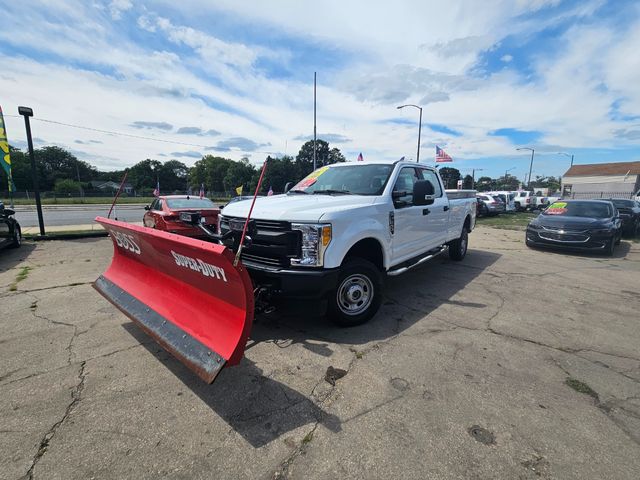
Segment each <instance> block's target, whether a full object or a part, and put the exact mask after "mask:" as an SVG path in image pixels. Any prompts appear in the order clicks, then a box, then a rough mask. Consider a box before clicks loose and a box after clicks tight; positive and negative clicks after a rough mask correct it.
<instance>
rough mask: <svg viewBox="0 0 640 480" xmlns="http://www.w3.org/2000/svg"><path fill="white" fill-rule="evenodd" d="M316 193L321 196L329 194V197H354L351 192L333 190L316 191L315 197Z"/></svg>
mask: <svg viewBox="0 0 640 480" xmlns="http://www.w3.org/2000/svg"><path fill="white" fill-rule="evenodd" d="M316 193H319V194H327V195H331V194H332V193H335V194H342V195H353V194H352V193H351V192H350V191H349V190H331V189H327V190H315V191H314V192H313V194H314V195H315V194H316Z"/></svg>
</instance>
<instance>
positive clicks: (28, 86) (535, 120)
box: [0, 0, 640, 168]
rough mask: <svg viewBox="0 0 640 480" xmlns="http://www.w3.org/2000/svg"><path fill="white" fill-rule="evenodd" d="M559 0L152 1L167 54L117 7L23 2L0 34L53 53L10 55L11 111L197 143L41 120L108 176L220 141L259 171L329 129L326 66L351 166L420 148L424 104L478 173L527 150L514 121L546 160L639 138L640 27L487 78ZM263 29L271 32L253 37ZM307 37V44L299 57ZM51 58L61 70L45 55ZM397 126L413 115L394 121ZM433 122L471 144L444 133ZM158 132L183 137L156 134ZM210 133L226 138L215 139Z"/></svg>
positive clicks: (579, 38) (583, 31)
mask: <svg viewBox="0 0 640 480" xmlns="http://www.w3.org/2000/svg"><path fill="white" fill-rule="evenodd" d="M556 3H557V2H555V1H550V2H545V1H542V0H541V1H535V2H533V3H531V2H511V1H508V0H493V1H489V2H486V4H483V7H482V8H478V6H477V2H475V1H471V0H461V1H459V2H457V3H455V5H449V4H447V5H444V4H440V3H431V2H400V3H399V4H398V5H394V7H393V8H391V7H388V6H381V5H372V4H370V2H363V1H362V2H349V3H347V4H345V3H344V2H338V1H337V0H331V1H327V2H325V4H324V5H323V8H320V9H317V12H316V13H315V14H314V15H309V14H308V13H309V12H308V9H309V8H308V6H307V5H304V4H302V3H299V2H271V3H270V4H263V3H261V2H255V3H254V2H236V1H233V2H232V1H231V0H220V3H216V4H215V6H212V4H209V3H198V2H195V1H193V0H183V1H181V2H179V3H176V2H171V3H170V4H171V5H172V6H171V7H169V6H167V7H163V3H162V0H160V1H159V2H156V3H155V4H154V5H155V7H154V8H157V10H156V11H157V12H160V13H154V12H151V11H147V10H144V14H142V15H138V16H137V24H136V23H133V24H132V27H133V28H139V33H140V34H141V35H144V36H147V37H148V38H152V39H153V42H152V43H153V44H154V45H162V47H157V48H156V49H151V48H149V47H147V46H145V45H144V44H142V43H140V42H139V40H138V41H136V42H134V41H133V40H132V39H130V38H128V37H127V36H126V34H125V33H122V32H121V31H119V30H114V28H113V25H112V24H111V22H110V21H106V22H105V21H104V15H105V13H104V12H100V11H99V10H96V9H95V8H92V7H83V6H76V7H74V6H73V5H72V3H71V2H69V3H65V2H57V3H56V6H55V7H52V6H51V5H50V4H44V3H43V4H42V5H41V6H40V7H39V8H36V9H21V7H20V6H19V5H17V4H12V5H10V6H9V7H8V8H9V9H10V11H9V13H10V14H11V18H12V19H14V21H13V22H12V24H11V25H9V26H7V28H5V29H3V31H0V40H1V41H3V42H4V43H5V44H8V45H9V46H10V48H15V49H16V51H19V50H18V48H27V49H32V50H36V51H38V52H40V53H41V54H40V55H38V57H37V59H31V58H29V54H28V53H27V54H16V55H10V54H6V55H5V56H4V57H0V60H1V61H2V62H3V69H4V71H3V74H2V76H1V77H0V91H2V93H3V99H7V100H3V102H4V103H3V107H5V111H10V110H15V107H16V105H17V104H18V103H20V104H30V105H31V106H33V107H34V109H35V111H36V117H39V118H49V119H55V120H58V121H62V122H65V123H71V124H75V125H86V126H91V127H94V128H98V129H103V130H112V131H118V132H124V133H129V134H132V135H138V136H151V137H154V138H158V139H164V140H171V141H175V142H183V143H191V144H192V145H183V146H178V145H175V144H162V143H156V142H151V141H149V140H144V139H137V138H122V137H113V136H109V135H106V134H96V133H93V132H86V134H85V133H84V132H83V131H82V130H77V129H72V128H69V127H62V126H59V125H52V124H46V123H42V122H38V121H37V120H35V121H34V129H36V128H37V129H38V135H39V136H41V137H42V138H46V139H55V141H56V142H57V143H59V144H61V145H67V146H72V145H73V144H74V143H75V144H76V145H77V142H76V141H77V140H80V141H84V142H85V143H83V144H82V145H83V148H84V150H83V153H82V154H83V155H87V157H86V158H87V159H88V158H91V159H93V160H94V161H95V162H96V163H97V164H98V165H99V166H100V167H101V168H115V167H119V168H121V167H122V166H125V165H131V164H132V163H134V162H136V161H139V160H142V159H144V158H147V157H148V156H150V155H151V153H150V152H158V155H163V156H167V157H170V156H171V155H181V156H182V158H184V159H185V162H187V163H193V161H195V155H196V153H197V152H207V151H211V150H207V149H208V148H224V149H229V151H227V152H225V153H224V155H225V156H229V157H230V158H235V159H239V158H240V157H241V156H243V155H244V154H246V153H248V151H252V150H256V152H255V153H254V158H255V161H256V162H260V161H261V159H262V158H263V155H264V152H267V151H273V152H276V153H277V152H280V153H281V152H284V151H285V149H286V151H287V153H289V154H291V153H293V154H295V153H296V152H297V150H298V148H299V147H300V145H301V144H302V143H303V139H304V138H308V136H309V135H311V134H312V132H313V123H312V122H313V110H312V108H313V104H312V98H313V97H312V95H313V91H312V81H313V70H315V69H317V70H318V71H319V76H318V129H319V131H322V132H331V134H330V135H331V138H333V139H334V140H337V139H339V140H340V142H341V143H340V145H339V147H340V148H341V149H342V150H343V152H345V154H346V155H347V157H349V155H350V152H352V153H353V152H355V153H353V155H354V157H355V155H357V153H358V152H359V151H363V153H364V154H365V156H366V157H367V158H371V157H382V158H398V157H400V156H402V155H405V156H407V158H411V157H413V155H415V141H416V133H417V132H416V128H415V126H414V125H413V124H412V123H413V121H414V120H415V121H416V122H417V115H415V113H416V112H404V111H402V112H399V111H397V110H396V108H395V107H396V106H397V105H398V104H399V102H402V103H418V104H420V105H422V106H423V107H424V111H423V122H424V123H425V128H423V134H424V135H423V139H424V145H431V144H433V143H434V142H437V143H438V144H439V145H441V146H446V147H447V151H448V152H449V153H450V154H452V155H454V157H455V158H456V160H460V161H461V163H462V164H464V162H465V159H468V158H474V157H486V156H505V155H513V154H514V147H515V146H514V145H512V144H511V143H510V142H509V141H508V139H507V138H505V137H497V136H491V135H489V134H488V133H489V132H491V131H493V130H496V129H499V128H516V129H521V130H532V131H541V132H542V134H543V137H542V139H541V140H540V142H538V143H539V144H540V145H539V146H540V148H541V149H542V148H544V146H545V145H555V146H563V147H566V148H569V147H572V148H578V147H608V146H611V145H612V144H615V145H637V144H638V137H637V131H638V127H637V125H636V126H634V125H633V124H631V123H630V122H628V121H624V120H618V119H612V118H611V115H610V113H611V112H610V111H611V105H612V103H613V102H616V101H617V104H618V105H619V114H620V115H621V116H625V115H627V116H632V115H637V114H638V113H637V112H639V111H640V89H638V88H637V85H640V78H639V76H640V73H639V72H640V64H639V63H638V62H640V60H639V58H640V57H639V56H638V55H636V54H635V53H636V52H635V50H636V49H637V47H636V45H639V44H640V33H639V32H640V22H638V21H636V24H635V26H633V25H632V26H629V27H628V28H626V29H620V28H618V27H617V26H615V27H614V26H613V25H608V24H606V23H604V24H602V25H600V24H597V22H587V23H584V24H581V23H576V24H575V26H574V27H572V28H571V29H569V30H567V31H566V33H565V34H564V35H563V36H562V38H560V39H558V41H557V44H556V45H555V48H554V50H553V51H550V52H542V51H541V52H539V55H537V56H535V57H534V60H533V61H532V63H531V64H530V71H531V72H530V76H526V75H524V74H521V73H518V72H517V70H515V66H514V64H515V63H521V62H520V60H521V58H520V57H518V60H519V61H518V62H512V54H511V53H509V54H505V55H503V56H502V58H501V60H502V62H503V63H504V69H503V70H502V71H500V72H497V73H492V74H488V75H487V76H484V77H479V76H477V75H475V74H474V72H473V67H474V65H475V63H476V62H477V60H478V58H479V57H480V56H481V55H483V54H484V53H486V52H487V51H490V50H491V49H492V48H494V47H495V45H496V44H497V42H499V41H500V40H501V39H502V38H504V36H505V35H510V34H514V32H515V33H518V34H522V35H524V37H526V36H527V35H529V34H531V33H532V32H535V31H536V29H540V28H543V27H544V26H545V25H547V24H552V25H556V26H557V22H558V21H559V20H558V18H560V17H561V16H563V15H565V16H566V15H569V14H568V13H566V11H565V12H563V13H558V14H557V15H556V16H555V17H552V18H551V19H550V20H548V21H547V23H545V21H544V20H538V21H537V23H536V22H532V21H529V20H526V19H524V18H525V17H526V15H524V16H523V14H526V13H527V12H531V11H535V10H538V9H541V8H544V7H546V6H549V5H551V6H553V5H555V4H556ZM597 4H598V2H593V1H592V2H585V3H584V5H581V7H580V8H581V10H580V11H576V12H574V13H573V14H574V15H578V16H581V15H585V16H588V15H589V12H591V13H592V12H593V11H594V10H593V8H595V7H594V5H595V6H597ZM112 5H113V3H112V4H110V7H109V12H108V14H111V15H113V12H114V11H113V10H111V6H112ZM167 5H169V2H167ZM115 6H117V7H118V8H117V12H118V13H117V14H118V15H119V18H120V19H121V21H122V22H124V21H131V19H130V15H127V16H126V17H127V18H125V16H123V15H122V12H124V11H127V10H129V9H131V8H132V5H131V4H130V2H126V1H125V2H119V5H115ZM171 8H179V9H182V10H184V12H188V13H190V14H193V12H198V14H199V18H198V22H195V21H194V23H193V24H184V25H183V24H181V21H179V20H177V19H178V18H181V17H183V18H190V17H189V15H185V16H181V15H171V14H170V13H171ZM219 8H222V9H224V10H225V15H228V18H227V17H225V21H228V22H233V21H236V22H241V23H238V25H236V26H235V27H234V28H236V29H237V30H239V29H247V30H246V31H244V30H243V32H244V33H245V34H242V35H240V34H239V35H228V34H227V35H226V36H225V35H224V34H223V33H224V29H217V28H214V27H212V28H207V27H206V25H208V23H209V22H208V19H209V18H211V17H210V16H214V15H219V14H220V11H219V10H218V9H219ZM576 8H577V7H576ZM52 9H53V10H54V11H53V13H55V15H52V14H51V13H52ZM108 14H107V15H108ZM636 17H637V15H636ZM51 18H57V19H58V21H57V23H55V22H52V21H51V20H50V19H51ZM433 19H438V21H432V20H433ZM29 25H36V26H37V27H38V28H27V27H28V26H29ZM252 25H258V26H259V28H256V32H255V33H254V32H252V31H251V28H250V27H251V26H252ZM425 25H428V28H426V27H425ZM231 28H232V27H230V29H231ZM274 31H277V32H278V34H279V35H282V36H283V37H284V38H285V40H286V41H287V42H288V43H286V42H285V41H284V40H283V39H282V38H280V37H278V35H276V37H278V40H279V41H278V42H273V41H272V40H273V37H272V36H271V35H272V33H270V32H274ZM258 33H259V34H260V35H261V36H258ZM51 39H55V41H52V40H51ZM296 39H299V40H300V41H301V43H304V44H305V48H306V49H307V50H306V51H299V50H297V48H298V45H297V44H296V43H297V42H296ZM276 43H277V45H278V46H277V47H275V46H274V45H275V44H276ZM285 43H286V44H285ZM283 45H284V46H283ZM312 48H318V49H319V50H320V51H322V52H325V51H326V52H332V51H336V52H338V53H340V54H344V55H345V56H346V57H347V58H349V61H348V64H347V65H345V66H344V67H339V66H338V65H337V63H338V62H334V59H333V58H332V57H331V56H330V54H327V55H328V57H327V58H326V59H322V60H313V61H309V62H308V63H304V62H301V63H300V64H297V63H294V59H298V58H300V57H301V56H304V55H307V54H309V55H311V56H313V55H314V54H317V52H315V51H312V50H311V49H312ZM96 52H99V54H97V53H96ZM513 53H514V54H515V55H517V53H516V52H513ZM47 56H49V58H50V59H49V60H47V61H43V60H41V58H43V57H45V58H46V57H47ZM314 58H316V57H314ZM265 59H267V60H269V62H271V63H272V64H273V65H275V66H276V69H277V68H282V69H285V68H291V69H294V70H295V71H296V75H295V76H293V77H287V76H284V77H282V76H281V77H273V76H271V75H270V74H268V73H265V70H264V69H263V68H261V66H260V64H261V62H262V61H264V60H265ZM305 60H306V58H305ZM314 62H320V63H319V64H318V65H316V64H315V63H314ZM323 62H324V63H323ZM325 66H329V67H331V68H330V69H329V70H330V71H328V72H327V71H325V68H324V67H325ZM94 70H95V71H94ZM202 72H204V74H203V73H202ZM43 79H46V82H45V81H43ZM398 118H403V119H405V120H409V122H407V124H404V123H390V122H389V121H390V120H393V119H398ZM136 122H143V123H138V124H136ZM7 123H8V126H9V128H10V129H11V130H13V131H20V129H21V128H22V127H21V126H20V124H19V122H18V121H17V120H15V119H11V118H8V119H7ZM427 123H430V124H433V123H437V124H443V125H446V126H448V127H449V128H451V129H454V130H456V131H459V132H461V133H462V135H460V136H453V135H448V134H443V133H434V132H432V131H430V130H428V129H427V128H426V124H427ZM636 123H637V122H636ZM143 124H144V126H145V128H144V129H142V130H141V129H139V128H135V125H138V126H140V125H143ZM132 125H134V127H132ZM153 125H156V127H157V125H170V126H171V127H172V128H171V129H168V128H165V129H164V130H162V129H158V128H153V129H150V128H151V127H152V126H153ZM150 126H151V127H150ZM11 130H10V133H11ZM210 131H211V132H217V133H219V135H217V136H215V137H214V136H213V133H211V134H208V135H207V134H205V133H204V132H210ZM34 134H35V132H34ZM83 135H86V136H83ZM89 139H93V140H96V141H99V142H103V143H91V142H89V141H88V140H89ZM634 142H635V143H634ZM425 148H426V147H425ZM194 152H195V153H194ZM423 155H424V156H425V157H428V156H429V154H428V153H426V152H425V153H423Z"/></svg>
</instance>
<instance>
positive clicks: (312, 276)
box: [243, 262, 340, 300]
mask: <svg viewBox="0 0 640 480" xmlns="http://www.w3.org/2000/svg"><path fill="white" fill-rule="evenodd" d="M243 264H244V266H245V267H246V268H247V270H248V271H249V275H250V276H251V280H253V284H254V287H264V288H267V289H268V290H270V291H271V292H272V293H273V294H274V295H276V296H277V297H284V298H291V299H300V300H304V299H310V300H312V299H318V300H320V299H323V298H324V297H326V295H327V294H328V293H329V292H331V291H332V290H334V289H335V288H336V286H337V283H338V275H339V273H340V271H339V269H337V268H331V269H327V268H323V269H295V270H294V269H276V268H269V267H265V266H262V265H257V264H254V263H251V262H243Z"/></svg>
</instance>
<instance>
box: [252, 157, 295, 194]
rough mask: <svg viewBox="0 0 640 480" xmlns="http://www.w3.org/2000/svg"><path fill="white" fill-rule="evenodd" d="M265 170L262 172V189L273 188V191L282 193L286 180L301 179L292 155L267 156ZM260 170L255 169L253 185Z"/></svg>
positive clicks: (265, 190) (264, 190)
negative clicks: (280, 156)
mask: <svg viewBox="0 0 640 480" xmlns="http://www.w3.org/2000/svg"><path fill="white" fill-rule="evenodd" d="M267 162H268V164H267V171H266V172H265V173H264V180H263V181H262V191H263V192H268V191H269V187H271V188H272V189H273V191H274V192H275V193H283V192H284V187H285V185H286V184H287V183H288V182H293V183H294V184H295V183H297V182H298V181H299V180H301V179H302V178H303V177H300V174H299V170H298V168H297V166H296V164H295V162H294V160H293V158H292V157H289V156H284V157H282V158H273V157H267ZM259 176H260V171H259V170H258V171H256V175H255V177H254V182H252V183H253V184H254V185H255V184H257V183H258V177H259Z"/></svg>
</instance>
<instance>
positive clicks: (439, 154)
mask: <svg viewBox="0 0 640 480" xmlns="http://www.w3.org/2000/svg"><path fill="white" fill-rule="evenodd" d="M440 162H453V158H451V157H450V156H449V155H448V154H447V152H445V151H444V150H443V149H441V148H440V147H439V146H437V145H436V163H440Z"/></svg>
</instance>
